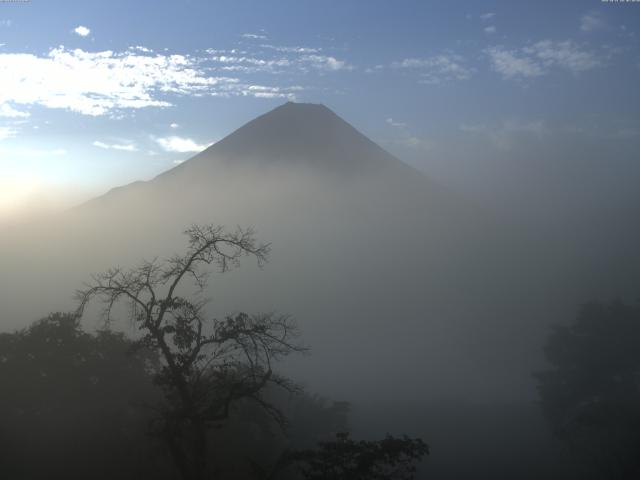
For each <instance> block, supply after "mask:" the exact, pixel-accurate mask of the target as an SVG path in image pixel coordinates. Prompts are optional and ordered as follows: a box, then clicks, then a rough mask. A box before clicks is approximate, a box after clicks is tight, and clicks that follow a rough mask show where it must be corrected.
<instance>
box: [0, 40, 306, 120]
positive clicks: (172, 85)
mask: <svg viewBox="0 0 640 480" xmlns="http://www.w3.org/2000/svg"><path fill="white" fill-rule="evenodd" d="M0 78H2V88H1V89H0V108H3V109H6V108H14V107H4V106H5V105H8V104H9V103H11V104H12V105H14V106H15V108H17V107H18V106H20V105H40V106H44V107H47V108H56V109H65V110H70V111H73V112H77V113H80V114H83V115H92V116H100V115H108V114H115V113H116V112H117V111H121V110H131V109H134V110H135V109H140V108H146V107H169V106H172V105H173V103H172V101H171V96H174V97H177V96H202V95H211V96H252V95H253V96H256V97H264V96H265V95H264V91H262V90H259V89H256V88H255V85H254V84H253V83H252V82H242V81H240V79H238V78H234V77H230V76H224V75H220V76H212V75H211V73H210V71H209V69H207V68H205V67H203V65H202V64H201V59H197V58H194V57H191V56H188V55H169V54H167V55H162V54H154V53H150V51H149V52H146V51H132V50H127V51H125V52H120V53H116V52H113V51H100V52H88V51H84V50H81V49H75V50H69V49H66V48H65V47H58V48H55V49H52V50H51V51H50V52H49V53H48V54H47V55H45V56H36V55H33V54H25V53H0ZM264 88H265V89H268V88H271V94H276V93H277V94H278V95H279V96H280V97H282V98H288V97H290V96H291V95H292V94H293V93H294V92H295V91H298V90H299V87H297V86H296V87H290V88H287V87H284V86H278V87H268V86H265V87H264ZM7 111H9V110H7Z"/></svg>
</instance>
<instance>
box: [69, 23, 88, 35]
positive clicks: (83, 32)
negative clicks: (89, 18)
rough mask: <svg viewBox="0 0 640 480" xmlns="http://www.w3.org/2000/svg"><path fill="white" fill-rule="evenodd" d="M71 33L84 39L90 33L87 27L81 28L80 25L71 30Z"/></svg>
mask: <svg viewBox="0 0 640 480" xmlns="http://www.w3.org/2000/svg"><path fill="white" fill-rule="evenodd" d="M73 31H74V32H75V33H76V34H77V35H80V36H81V37H86V36H88V35H89V34H90V33H91V30H90V29H88V28H87V27H83V26H82V25H79V26H77V27H76V28H74V29H73Z"/></svg>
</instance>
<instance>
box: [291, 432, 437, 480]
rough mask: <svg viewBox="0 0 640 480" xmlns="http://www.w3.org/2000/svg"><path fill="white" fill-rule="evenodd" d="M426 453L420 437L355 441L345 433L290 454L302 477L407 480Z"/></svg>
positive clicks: (347, 479)
mask: <svg viewBox="0 0 640 480" xmlns="http://www.w3.org/2000/svg"><path fill="white" fill-rule="evenodd" d="M428 453H429V447H428V446H427V445H426V444H425V443H424V442H423V441H422V440H421V439H419V438H418V439H411V438H407V437H403V438H394V437H392V436H390V435H388V436H387V437H386V438H384V439H382V440H377V441H367V440H360V441H355V440H352V439H351V438H350V437H349V434H348V433H338V434H337V435H336V438H335V440H332V441H324V442H319V443H318V447H317V448H316V449H314V450H304V451H298V452H294V453H291V454H290V455H289V461H290V462H293V463H296V464H298V465H299V468H300V471H301V473H302V477H303V478H304V479H306V480H411V479H413V478H414V476H415V473H416V463H418V462H419V461H420V460H421V459H422V457H424V456H425V455H427V454H428Z"/></svg>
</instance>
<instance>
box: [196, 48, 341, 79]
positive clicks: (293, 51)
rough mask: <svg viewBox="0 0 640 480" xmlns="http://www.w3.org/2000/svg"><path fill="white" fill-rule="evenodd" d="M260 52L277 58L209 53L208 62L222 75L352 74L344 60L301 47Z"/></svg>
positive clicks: (228, 52)
mask: <svg viewBox="0 0 640 480" xmlns="http://www.w3.org/2000/svg"><path fill="white" fill-rule="evenodd" d="M261 47H263V48H268V49H272V50H275V51H277V52H279V53H280V54H281V56H279V57H276V58H268V56H267V58H262V57H258V56H255V55H253V56H251V55H248V54H246V52H238V51H235V50H231V51H220V50H214V49H209V50H207V53H209V54H211V56H210V57H209V58H207V60H208V61H211V62H214V63H217V64H219V66H217V67H216V68H217V69H218V70H222V71H224V72H241V73H247V74H249V73H273V74H277V73H291V72H295V71H298V72H302V73H307V72H309V71H310V70H312V69H313V70H320V71H326V72H337V71H340V70H353V69H354V67H353V66H352V65H350V64H349V63H348V62H347V61H345V60H340V59H338V58H336V57H333V56H330V55H320V54H318V53H317V52H318V50H316V49H308V48H304V47H275V46H273V45H261ZM243 53H244V54H243Z"/></svg>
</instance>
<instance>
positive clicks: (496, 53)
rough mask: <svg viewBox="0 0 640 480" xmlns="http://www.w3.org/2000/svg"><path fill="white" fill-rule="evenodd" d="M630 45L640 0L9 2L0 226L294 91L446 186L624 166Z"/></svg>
mask: <svg viewBox="0 0 640 480" xmlns="http://www.w3.org/2000/svg"><path fill="white" fill-rule="evenodd" d="M639 39H640V2H611V1H610V2H605V1H600V0H581V1H563V2H555V1H548V2H546V1H536V2H524V1H512V0H511V1H486V2H484V1H466V2H465V1H458V2H445V1H426V0H394V1H391V0H367V1H354V0H313V1H312V0H278V1H275V0H274V1H266V0H260V1H245V0H233V1H230V0H229V1H227V0H220V1H195V0H192V1H188V0H174V1H166V2H164V1H163V2H158V1H146V0H139V1H135V2H131V1H122V0H112V1H109V2H97V1H64V0H58V1H56V2H46V1H42V0H31V1H18V0H16V1H1V2H0V220H2V219H3V218H8V217H11V216H15V215H18V214H19V213H21V212H24V211H26V209H34V208H35V209H55V208H61V207H67V206H69V205H71V204H73V203H77V202H79V201H82V200H84V199H87V198H90V197H91V196H94V195H97V194H100V193H103V192H105V191H107V190H109V189H110V188H112V187H114V186H117V185H122V184H126V183H129V182H132V181H135V180H141V179H142V180H146V179H150V178H153V177H154V176H155V175H157V174H158V173H160V172H162V171H165V170H167V169H169V168H172V167H173V166H175V165H177V164H179V163H180V162H182V161H184V160H186V159H188V158H189V157H190V156H192V155H194V154H195V153H196V152H198V151H200V150H202V149H204V148H206V147H207V146H208V145H210V144H212V143H214V142H216V141H218V140H220V139H221V138H223V137H224V136H225V135H227V134H229V133H231V132H232V131H233V130H235V129H236V128H238V127H240V126H241V125H242V124H244V123H245V122H247V121H249V120H251V119H252V118H254V117H256V116H257V115H260V114H262V113H265V112H267V111H268V110H270V109H272V108H274V107H276V106H278V105H280V104H281V103H283V102H285V101H288V100H292V101H298V102H312V103H323V104H325V105H327V106H328V107H329V108H331V109H333V110H334V111H335V112H336V113H338V114H339V115H340V116H342V117H343V118H344V119H345V120H347V121H348V122H350V123H351V124H353V125H354V126H356V127H357V128H358V129H360V130H361V131H362V132H363V133H365V134H366V135H368V136H369V137H370V138H371V139H372V140H374V141H376V142H377V143H379V144H380V145H382V146H383V147H384V148H386V149H388V150H389V151H391V152H392V153H393V154H395V155H396V156H398V157H399V158H401V159H402V160H404V161H406V162H408V163H410V164H412V165H414V166H415V167H417V168H419V169H421V170H423V171H425V172H426V173H427V174H428V175H431V176H433V177H435V178H437V179H440V180H442V181H443V182H445V183H446V182H449V183H451V184H453V185H457V186H465V185H469V184H475V185H476V186H477V185H480V184H482V185H483V186H484V187H483V188H484V189H485V191H492V189H494V188H495V185H494V184H493V183H492V181H491V179H495V178H499V176H497V175H496V171H498V170H500V169H503V167H505V166H508V167H509V168H512V166H513V164H514V161H516V160H514V159H519V158H521V157H527V156H536V157H540V158H542V157H544V158H545V159H546V160H549V159H551V161H553V162H556V164H557V163H558V162H563V161H564V159H565V158H567V157H574V156H576V155H578V153H576V152H579V155H580V156H582V157H584V159H581V161H584V162H585V163H589V162H590V161H591V160H590V156H595V155H597V156H598V159H599V161H604V160H603V159H605V160H606V161H609V162H610V164H609V165H608V166H607V168H609V167H610V168H613V169H615V168H616V166H615V162H613V160H612V158H613V157H615V158H616V159H619V162H623V163H624V162H625V161H626V162H627V163H628V162H634V161H635V157H636V155H637V154H636V152H637V151H638V147H639V146H640V95H638V94H637V85H638V79H639V75H640V49H639V48H638V47H639V44H638V42H639ZM523 175H524V177H525V178H526V175H527V174H523ZM479 178H485V181H484V183H482V182H479V180H478V179H479ZM474 182H475V183H474ZM501 183H504V182H501ZM480 190H481V189H480Z"/></svg>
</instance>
